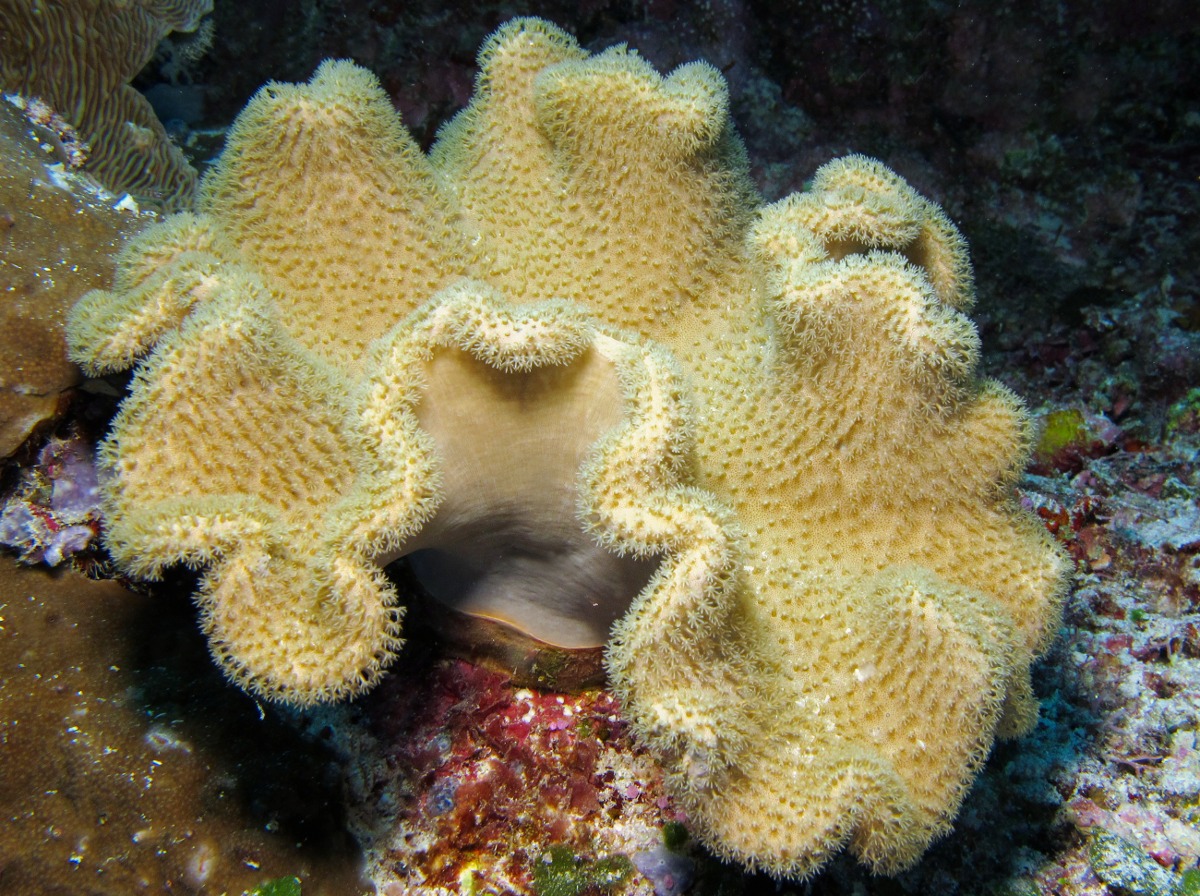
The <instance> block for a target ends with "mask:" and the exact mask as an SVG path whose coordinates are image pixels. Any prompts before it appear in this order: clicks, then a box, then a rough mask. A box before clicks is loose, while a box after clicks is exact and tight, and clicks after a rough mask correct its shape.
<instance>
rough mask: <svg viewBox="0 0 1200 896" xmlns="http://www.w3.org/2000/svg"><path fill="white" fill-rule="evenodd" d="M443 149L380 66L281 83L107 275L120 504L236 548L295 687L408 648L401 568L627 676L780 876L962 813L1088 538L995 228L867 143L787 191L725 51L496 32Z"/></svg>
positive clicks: (96, 330)
mask: <svg viewBox="0 0 1200 896" xmlns="http://www.w3.org/2000/svg"><path fill="white" fill-rule="evenodd" d="M481 68H482V72H481V75H480V78H479V81H478V85H477V90H476V94H475V97H474V99H473V100H472V102H471V104H470V105H469V106H468V107H467V109H466V110H465V111H464V112H463V113H461V114H460V116H459V117H458V118H456V119H455V120H454V121H453V122H452V123H451V124H450V125H448V126H447V127H446V128H445V129H444V130H443V132H442V134H441V136H440V138H439V141H438V143H437V144H436V145H435V146H434V148H433V150H432V152H431V154H430V156H429V157H428V158H426V157H424V156H422V154H421V153H420V152H419V150H418V149H417V148H416V146H415V144H414V143H413V141H412V139H411V137H410V136H409V135H408V134H407V133H406V132H405V131H404V129H403V128H402V127H401V126H400V123H399V121H398V119H397V117H396V116H395V114H394V112H393V111H392V109H391V106H390V104H389V103H388V100H387V98H386V97H385V96H384V95H383V93H382V91H381V90H380V89H379V87H378V85H377V83H376V82H375V81H374V79H373V78H372V77H371V76H370V75H369V74H368V73H367V72H365V71H364V70H362V69H360V68H358V67H356V66H354V65H352V64H350V63H346V62H330V63H326V64H325V65H323V66H322V67H321V69H320V70H319V71H318V72H317V74H316V76H315V77H314V78H313V80H312V82H311V83H309V84H306V85H284V84H271V85H268V86H267V87H266V88H264V89H263V91H261V92H260V93H259V94H258V96H257V97H256V98H255V99H254V100H253V101H252V102H251V104H250V105H249V107H248V108H247V110H246V111H245V112H244V113H243V115H242V116H241V117H240V118H239V120H238V122H237V123H236V124H235V126H234V128H233V130H232V132H231V134H230V138H229V142H228V145H227V149H226V151H225V154H224V155H223V157H222V159H221V161H220V163H219V164H218V165H217V167H216V168H215V169H214V170H213V172H212V173H211V174H210V175H209V176H208V177H207V178H206V179H205V181H204V182H203V183H202V185H201V189H200V192H199V199H198V201H197V204H196V209H195V212H194V213H185V214H181V215H178V216H176V217H174V218H171V219H169V220H168V221H166V222H164V223H163V224H162V225H159V226H158V227H156V228H154V229H153V230H151V231H147V232H146V233H145V234H144V235H143V236H142V237H140V238H139V239H138V240H137V241H136V242H135V243H134V244H133V245H131V246H130V248H129V249H128V250H127V251H126V252H125V253H124V255H123V256H122V259H121V262H120V267H119V272H118V277H117V281H116V284H115V287H114V289H113V290H112V291H108V292H94V293H92V294H90V295H89V296H88V297H86V298H85V299H84V300H83V301H82V302H81V303H80V304H79V305H78V306H76V308H75V310H74V312H73V313H72V318H71V324H70V337H71V343H72V349H73V356H74V357H75V358H76V359H77V360H79V361H80V363H82V364H83V365H84V366H85V367H86V368H87V369H88V370H89V371H92V372H102V371H107V370H115V369H122V368H125V367H128V366H130V365H132V364H134V363H135V362H137V361H138V359H140V358H143V357H146V356H148V357H147V359H146V360H145V361H144V362H143V363H142V365H141V366H140V367H139V368H138V373H137V376H136V379H135V383H134V388H133V393H132V395H131V396H130V398H129V399H128V400H127V401H126V403H125V405H124V407H123V409H122V411H121V413H120V415H119V417H118V419H117V421H116V423H115V425H114V429H113V432H112V434H111V435H110V437H109V440H108V442H107V443H106V446H105V449H104V463H105V465H106V467H107V468H108V471H109V472H110V474H111V480H110V485H109V491H108V496H107V504H106V516H107V522H108V526H109V529H108V536H107V538H108V544H109V547H110V549H111V551H112V553H113V555H114V557H115V558H116V559H117V561H118V562H119V563H120V564H121V565H122V566H124V568H125V569H126V570H127V571H129V572H131V573H133V574H135V575H139V576H148V577H153V576H157V575H159V574H161V572H162V571H163V570H164V569H165V568H166V567H168V566H170V565H171V564H175V563H187V564H190V565H195V566H203V567H205V568H206V572H205V575H204V582H203V585H202V588H201V592H200V595H199V600H200V603H201V607H202V612H203V615H204V625H205V629H206V631H207V633H208V635H209V637H210V640H211V643H212V647H213V651H214V654H215V655H216V656H217V658H218V659H219V660H220V661H221V663H222V664H223V665H224V667H225V668H226V670H227V672H228V673H229V674H230V676H231V677H232V678H234V679H235V680H236V681H238V682H239V683H240V684H242V685H243V686H245V687H247V688H249V689H250V690H252V691H255V692H257V693H259V694H262V695H265V696H267V697H271V698H279V699H283V700H288V701H292V702H298V703H309V702H313V701H321V700H329V699H336V698H339V697H343V696H346V695H350V694H353V693H357V692H359V691H361V690H363V689H365V688H367V687H370V686H371V685H373V684H374V683H375V682H376V681H377V679H378V677H379V676H380V674H381V672H382V670H383V668H384V667H385V666H386V664H387V663H388V662H389V661H390V660H391V659H392V658H393V656H394V654H395V652H396V650H398V649H399V647H400V635H401V630H400V609H399V607H398V599H397V595H396V593H395V590H394V587H393V586H392V585H391V584H390V583H389V582H388V581H387V579H386V578H385V577H384V575H383V573H382V566H383V565H385V564H387V563H389V562H390V561H392V560H394V559H396V558H398V557H407V558H409V563H410V565H411V568H412V571H413V573H414V574H415V575H416V576H417V577H418V578H419V579H420V580H421V581H422V583H423V585H424V586H425V587H426V588H427V589H428V590H429V591H430V592H432V593H433V594H434V596H435V597H437V598H438V599H440V600H442V601H443V602H445V603H448V604H451V605H453V606H455V607H457V608H459V609H462V610H465V611H467V612H472V613H478V614H480V615H483V616H488V617H493V618H502V619H505V620H509V621H512V622H514V623H516V624H518V625H521V626H523V627H525V628H527V629H528V630H529V631H531V632H532V633H533V634H535V635H536V636H537V637H539V638H544V639H557V640H558V641H559V642H560V643H564V644H588V643H594V641H595V639H597V638H599V639H601V640H602V639H603V637H604V633H605V631H606V629H607V628H608V626H609V625H610V624H612V623H613V621H614V620H616V622H615V624H614V625H613V626H612V637H611V639H610V640H609V641H608V646H607V667H608V671H609V675H610V679H611V682H612V684H613V687H614V689H615V691H616V692H617V694H618V695H619V696H620V698H621V700H622V703H623V706H624V710H625V712H626V713H627V714H628V715H629V717H630V719H631V721H632V724H633V728H634V731H635V732H636V734H637V735H638V736H639V737H640V738H641V739H642V741H643V742H644V743H646V744H647V745H648V746H649V747H650V749H651V751H652V752H653V753H654V754H655V755H656V757H657V758H658V760H659V761H660V762H661V763H662V764H663V767H664V771H665V773H666V779H667V784H668V787H669V788H670V789H671V790H672V792H673V794H674V796H675V797H676V798H677V799H678V800H679V802H680V804H681V805H682V806H683V808H684V809H685V810H686V812H687V815H688V818H689V820H690V822H691V823H692V824H693V825H694V826H695V827H696V829H697V832H698V833H699V835H700V836H701V837H702V838H703V839H704V840H705V842H706V843H707V844H708V845H709V846H710V847H712V848H713V849H714V850H715V851H716V852H718V853H720V854H722V855H725V856H728V857H731V858H734V859H736V860H738V861H740V862H742V863H743V864H745V865H747V866H749V867H753V868H764V869H766V870H769V871H770V872H772V873H773V874H776V875H780V876H797V877H802V876H806V875H808V874H811V873H812V872H813V871H814V870H815V869H817V868H818V867H820V866H821V864H823V863H824V862H825V861H826V860H827V859H828V858H829V857H830V856H831V855H832V854H833V853H834V852H835V851H836V850H838V849H839V848H841V847H842V846H845V845H849V846H850V848H851V849H852V850H853V851H854V852H855V853H856V854H857V855H858V856H859V857H860V858H861V859H862V860H863V861H864V862H866V863H867V864H869V865H870V866H871V867H873V868H875V869H877V870H881V871H896V870H898V869H900V868H903V867H905V866H907V865H909V864H911V863H912V862H913V861H915V860H916V858H917V857H918V856H919V855H920V854H921V853H922V852H923V851H924V849H925V848H926V847H927V846H928V844H929V843H930V842H931V840H932V839H933V838H934V837H936V836H938V835H939V834H940V833H943V832H944V831H945V830H946V829H947V828H948V826H949V824H950V820H951V819H952V818H953V816H954V814H955V812H956V811H957V809H958V805H959V803H960V801H961V799H962V796H963V794H964V792H965V790H966V788H967V786H968V785H969V784H970V782H971V780H972V779H973V777H974V774H975V772H976V771H977V769H978V767H979V765H980V763H981V762H982V760H983V758H984V757H985V756H986V754H987V752H988V750H989V748H990V746H991V744H992V742H993V739H994V738H995V737H996V736H997V735H1013V734H1019V733H1022V732H1023V731H1025V730H1027V729H1028V728H1029V727H1030V725H1031V724H1032V721H1033V718H1034V715H1035V707H1034V703H1033V701H1032V698H1031V693H1030V686H1029V665H1030V663H1031V662H1032V660H1033V658H1034V657H1035V656H1037V655H1038V654H1039V653H1040V652H1041V651H1042V650H1043V649H1044V648H1045V647H1046V645H1047V642H1048V641H1049V639H1050V637H1052V635H1053V633H1054V631H1055V628H1056V625H1057V620H1058V608H1059V602H1060V599H1061V595H1062V591H1063V586H1064V576H1065V568H1066V562H1065V559H1064V557H1063V556H1062V554H1061V553H1060V551H1059V550H1057V549H1056V548H1055V546H1054V545H1053V544H1052V543H1051V540H1050V538H1049V537H1048V536H1047V535H1046V533H1045V532H1044V530H1043V529H1042V528H1041V527H1040V526H1039V525H1038V524H1037V522H1036V521H1035V520H1034V519H1033V518H1032V517H1030V516H1028V515H1026V514H1025V513H1023V512H1021V511H1020V510H1019V509H1018V508H1017V507H1016V506H1015V504H1014V501H1013V498H1012V494H1011V492H1012V487H1013V485H1014V482H1015V478H1016V476H1017V474H1018V471H1019V470H1020V467H1021V465H1022V464H1023V462H1024V460H1025V458H1026V454H1027V451H1028V442H1029V436H1028V423H1027V420H1026V415H1025V412H1024V410H1023V408H1022V406H1021V404H1020V403H1019V401H1018V400H1017V399H1016V398H1015V397H1014V396H1013V395H1012V394H1011V393H1009V392H1008V391H1006V390H1005V389H1003V388H1002V387H1000V386H999V385H997V384H994V383H990V382H986V381H980V380H979V379H978V378H977V374H976V372H975V371H976V364H977V359H978V357H977V356H978V337H977V335H976V333H975V330H974V328H973V326H972V325H971V323H970V321H969V320H968V319H967V318H966V317H965V316H964V314H963V311H964V310H965V309H967V308H968V307H969V306H970V304H971V301H972V299H973V289H972V282H971V273H970V267H969V264H968V262H967V258H966V250H965V246H964V244H963V241H962V239H961V237H960V236H959V234H958V232H957V230H956V229H955V228H954V226H953V225H952V224H951V223H950V222H949V220H948V219H947V218H946V217H945V216H944V215H943V214H942V213H941V211H940V210H939V209H937V208H936V207H935V206H934V205H933V204H932V203H929V202H928V201H926V200H924V199H922V198H921V197H919V196H918V195H917V194H916V193H915V192H914V191H913V190H912V189H911V188H910V187H909V186H908V185H907V184H906V183H904V181H902V180H901V179H900V178H899V177H897V176H896V175H895V174H893V173H892V172H890V171H889V170H888V169H886V168H885V167H884V166H882V165H881V164H879V163H878V162H875V161H873V160H870V159H867V158H864V157H861V156H852V157H848V158H846V159H843V160H840V161H838V162H835V163H832V164H830V165H828V166H826V167H825V168H823V169H822V170H821V171H820V172H818V174H817V177H816V178H815V180H814V183H813V187H812V189H811V190H810V191H809V192H807V193H804V194H800V195H796V196H791V197H788V198H786V199H784V200H782V201H780V202H778V203H775V204H773V205H763V204H762V202H761V200H760V198H759V197H758V196H757V194H756V193H755V191H754V189H753V188H752V186H751V184H750V182H749V179H748V176H747V172H746V160H745V154H744V151H743V149H742V146H741V143H740V142H739V140H738V138H737V135H736V134H735V133H734V131H733V128H732V125H731V123H730V120H729V116H728V109H727V106H728V99H727V93H726V88H725V83H724V81H723V79H722V77H721V76H720V74H719V73H718V72H717V71H716V70H715V69H713V68H711V67H710V66H707V65H705V64H702V63H692V64H689V65H685V66H683V67H681V68H679V69H677V70H676V71H675V72H673V73H672V74H671V75H670V76H669V77H665V78H664V77H662V76H660V75H659V74H658V73H657V72H655V71H654V70H653V69H652V68H651V67H650V66H649V65H647V64H646V63H645V62H644V61H642V60H641V59H640V58H639V57H638V56H637V54H636V53H634V52H632V51H629V50H627V49H625V48H624V47H618V48H614V49H612V50H609V51H607V52H604V53H602V54H599V55H596V56H588V55H587V54H586V53H585V52H584V51H583V50H582V49H581V48H580V47H579V46H578V45H577V44H576V43H575V42H574V41H573V40H572V39H571V38H570V37H569V36H568V35H566V34H565V33H563V32H561V31H559V30H558V29H556V28H554V27H553V26H550V25H548V24H547V23H545V22H542V21H539V20H532V19H523V20H517V21H514V22H511V23H509V24H508V25H506V26H504V27H503V28H501V30H500V31H499V32H497V34H495V35H494V36H493V37H492V38H491V39H490V40H489V41H488V42H487V44H486V45H485V47H484V49H483V51H482V54H481Z"/></svg>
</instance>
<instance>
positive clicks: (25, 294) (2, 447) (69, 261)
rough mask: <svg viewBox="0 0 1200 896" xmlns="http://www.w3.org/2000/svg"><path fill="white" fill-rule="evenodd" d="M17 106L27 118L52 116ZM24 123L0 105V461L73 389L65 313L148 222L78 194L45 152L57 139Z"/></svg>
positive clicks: (66, 171)
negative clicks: (65, 332) (0, 299)
mask: <svg viewBox="0 0 1200 896" xmlns="http://www.w3.org/2000/svg"><path fill="white" fill-rule="evenodd" d="M25 105H26V108H25V113H26V115H27V116H29V118H34V119H40V118H46V119H51V118H52V117H53V116H52V113H50V111H49V110H48V109H45V108H40V109H33V108H30V105H31V104H25ZM34 112H37V114H33V113H34ZM29 118H27V117H26V116H23V115H22V112H21V110H20V109H18V107H17V106H16V105H14V104H13V103H10V102H5V101H4V100H3V99H0V159H2V160H3V161H2V162H0V295H2V296H3V301H2V302H0V458H4V457H8V456H9V455H11V454H12V453H13V452H14V451H16V450H17V448H19V447H20V446H21V444H22V443H23V442H24V441H25V439H27V438H28V437H29V435H30V433H31V432H33V431H34V429H35V428H36V427H38V426H39V425H42V424H43V423H45V422H46V421H48V420H51V419H53V418H54V417H55V416H56V415H57V414H58V413H59V412H60V411H61V409H62V408H63V406H64V404H65V396H64V393H65V391H66V390H67V389H69V388H70V387H71V386H74V385H75V384H76V383H78V382H79V370H78V368H76V366H75V365H74V364H72V363H71V362H70V360H69V359H68V358H67V346H66V341H65V339H64V337H63V318H64V317H65V316H66V312H67V309H68V308H70V307H71V305H73V304H74V303H75V301H76V300H77V299H78V298H79V297H80V296H81V295H83V293H85V292H86V291H87V290H89V289H93V288H95V287H98V286H107V285H108V284H109V282H110V281H111V276H112V257H113V254H114V253H115V252H116V251H117V250H118V249H119V248H120V246H121V243H122V242H123V240H124V239H125V238H126V237H128V236H130V235H131V234H134V233H136V232H137V231H138V230H140V229H141V228H142V227H144V226H145V225H146V224H148V223H150V221H152V220H153V218H151V217H145V216H141V215H138V214H137V213H136V212H134V211H132V210H130V209H128V208H118V207H116V205H117V201H116V197H113V196H111V195H106V194H105V193H104V192H103V191H95V190H88V189H87V188H86V185H85V184H84V183H83V181H82V180H81V179H80V178H79V177H77V176H76V173H75V171H74V170H73V166H72V165H71V164H70V159H69V158H68V159H64V158H62V157H60V154H59V153H58V152H56V151H55V150H56V149H59V150H61V148H62V146H63V145H64V139H62V138H60V134H59V132H58V131H56V130H51V129H50V128H47V127H42V126H39V125H37V124H35V123H34V122H33V121H31V120H29Z"/></svg>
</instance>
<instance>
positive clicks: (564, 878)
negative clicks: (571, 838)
mask: <svg viewBox="0 0 1200 896" xmlns="http://www.w3.org/2000/svg"><path fill="white" fill-rule="evenodd" d="M632 873H633V863H632V862H631V861H629V859H627V858H626V857H625V856H608V857H607V858H603V859H584V858H581V857H580V856H577V855H576V854H575V853H574V851H573V850H571V849H570V848H569V847H567V846H563V845H561V844H559V845H556V846H551V847H550V848H549V849H548V850H547V851H546V852H545V853H544V854H543V855H542V857H541V859H540V860H539V861H538V862H537V863H536V864H535V865H534V866H533V892H534V893H536V894H537V896H580V894H582V893H589V892H591V893H595V892H599V893H611V892H613V890H614V889H615V888H616V887H618V886H620V885H621V884H622V883H624V882H625V881H626V880H627V879H628V878H629V875H630V874H632Z"/></svg>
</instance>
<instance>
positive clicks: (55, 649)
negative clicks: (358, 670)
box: [0, 557, 371, 896]
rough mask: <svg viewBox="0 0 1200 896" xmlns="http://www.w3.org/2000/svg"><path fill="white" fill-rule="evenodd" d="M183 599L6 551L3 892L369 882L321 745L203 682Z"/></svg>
mask: <svg viewBox="0 0 1200 896" xmlns="http://www.w3.org/2000/svg"><path fill="white" fill-rule="evenodd" d="M164 602H166V603H167V604H168V605H169V606H168V607H167V608H164V606H163V603H164ZM180 608H181V602H180V601H179V600H178V599H174V600H172V599H171V598H170V597H169V596H167V595H158V596H157V597H154V598H151V597H147V596H145V595H139V594H134V593H132V592H130V591H128V590H126V589H125V588H122V587H121V586H119V585H118V584H117V583H115V582H95V581H91V580H89V579H86V578H84V577H83V576H81V575H78V574H77V573H73V572H66V573H61V574H60V573H51V572H49V571H47V570H44V569H30V568H27V567H22V566H21V565H19V564H18V563H17V562H16V561H15V560H13V559H12V558H10V557H2V558H0V756H2V757H3V761H2V762H0V806H3V823H2V824H0V890H2V891H3V892H4V893H5V896H46V894H58V893H87V894H89V896H130V894H134V893H181V892H182V893H243V892H246V891H248V890H250V889H251V888H253V887H255V886H256V885H258V884H261V883H263V882H264V881H266V880H267V879H269V878H273V877H279V876H282V875H298V876H299V877H300V878H301V879H303V881H304V893H305V896H308V894H312V896H359V894H365V893H368V892H371V888H370V887H369V885H366V884H364V883H362V882H361V881H360V879H359V868H358V866H359V864H360V862H361V859H360V857H359V856H358V855H357V853H356V850H355V849H354V847H353V846H352V845H351V844H350V843H349V842H347V840H348V838H347V837H346V836H345V833H344V831H343V830H342V829H341V828H340V826H339V821H340V812H339V811H338V810H337V809H335V808H333V807H334V806H336V796H337V794H336V789H335V788H334V787H331V786H330V782H329V781H327V780H323V777H324V776H325V775H324V773H325V766H326V765H328V763H329V762H330V757H329V755H328V751H324V752H323V751H322V750H320V749H319V748H317V747H313V746H307V747H306V746H304V745H302V744H298V743H297V742H296V741H295V739H294V737H292V734H293V732H292V730H291V729H290V728H288V727H286V726H285V725H283V724H281V723H280V722H279V720H278V719H270V720H268V721H263V720H261V719H260V716H259V714H258V713H257V712H256V710H255V708H254V707H253V706H252V705H248V704H247V703H246V701H244V700H241V699H238V698H237V697H236V695H234V694H231V693H224V694H222V693H221V688H220V687H219V685H220V682H219V680H218V681H206V678H210V677H215V676H208V675H207V674H206V673H207V671H208V670H206V669H205V668H204V665H203V664H204V661H205V659H206V658H205V656H204V653H203V649H202V648H199V647H198V645H196V644H195V643H194V641H195V638H194V633H193V632H192V631H191V630H190V629H189V628H188V627H187V619H186V616H183V618H181V614H180V613H179V609H180ZM183 609H185V611H186V608H183ZM205 689H207V692H204V691H205ZM189 691H190V693H189ZM199 718H204V719H205V720H206V721H205V722H204V723H199V722H198V721H197V720H198V719H199ZM272 779H273V780H272ZM284 791H288V792H289V798H288V799H282V798H281V797H280V794H281V793H282V792H284ZM296 792H302V793H303V798H302V799H299V798H296V797H295V796H293V795H292V794H294V793H296Z"/></svg>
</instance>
